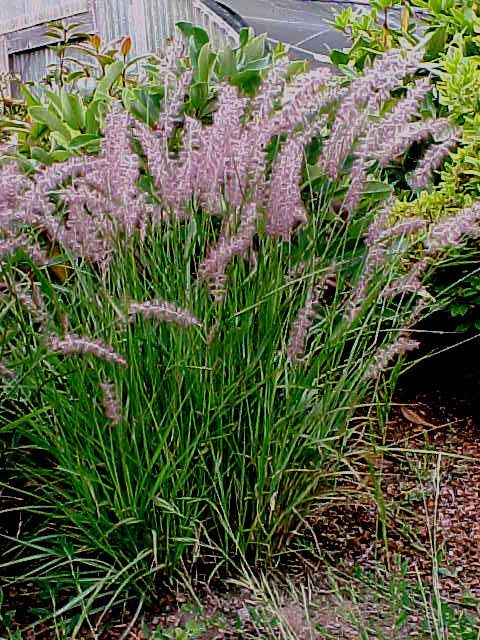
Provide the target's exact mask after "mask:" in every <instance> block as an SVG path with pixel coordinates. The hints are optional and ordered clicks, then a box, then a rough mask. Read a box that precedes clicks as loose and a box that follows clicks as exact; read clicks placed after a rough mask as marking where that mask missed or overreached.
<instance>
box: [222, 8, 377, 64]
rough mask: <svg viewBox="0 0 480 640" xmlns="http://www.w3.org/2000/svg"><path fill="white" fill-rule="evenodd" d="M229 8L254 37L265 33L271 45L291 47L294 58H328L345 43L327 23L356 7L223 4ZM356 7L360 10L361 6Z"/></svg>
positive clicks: (343, 37)
mask: <svg viewBox="0 0 480 640" xmlns="http://www.w3.org/2000/svg"><path fill="white" fill-rule="evenodd" d="M223 2H225V4H228V5H229V6H231V7H232V9H234V10H235V11H236V12H237V13H239V14H240V15H241V16H242V18H244V19H245V20H246V21H247V22H248V24H249V25H250V26H252V27H253V28H254V29H255V32H256V33H265V32H267V33H268V36H269V38H270V39H271V40H272V42H275V41H279V40H280V41H282V42H285V43H288V44H290V50H291V53H292V54H293V56H294V57H305V55H306V54H313V55H314V56H315V55H318V54H319V55H320V56H322V55H327V54H328V52H329V51H330V49H342V48H343V47H345V46H347V45H348V44H349V42H348V39H347V38H346V37H345V36H344V35H343V34H342V33H340V32H339V31H335V30H334V29H333V28H332V27H331V26H330V25H329V24H328V22H327V21H328V20H331V19H332V16H333V13H334V12H335V11H337V12H338V11H341V9H343V8H344V7H347V6H355V3H352V2H322V1H318V0H223ZM358 6H359V7H361V6H362V4H361V3H360V4H359V5H358ZM363 8H365V7H363Z"/></svg>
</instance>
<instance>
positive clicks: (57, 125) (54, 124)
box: [28, 107, 71, 141]
mask: <svg viewBox="0 0 480 640" xmlns="http://www.w3.org/2000/svg"><path fill="white" fill-rule="evenodd" d="M28 112H29V114H30V116H31V118H32V120H33V121H35V122H39V123H40V124H45V125H47V126H48V127H49V128H50V129H51V130H52V131H53V132H58V133H60V134H61V135H62V136H63V138H65V140H67V141H70V139H71V135H70V131H69V129H68V127H67V126H65V125H64V124H63V122H62V121H61V120H60V118H58V117H57V116H56V115H55V114H54V113H52V112H51V111H50V110H49V109H47V108H46V107H30V109H29V110H28Z"/></svg>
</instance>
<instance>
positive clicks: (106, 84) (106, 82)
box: [93, 60, 123, 100]
mask: <svg viewBox="0 0 480 640" xmlns="http://www.w3.org/2000/svg"><path fill="white" fill-rule="evenodd" d="M122 71H123V62H122V61H121V60H117V62H114V63H113V64H112V65H110V67H109V68H108V71H107V73H106V74H105V76H104V77H103V78H102V79H101V80H100V81H99V83H98V85H97V88H96V90H95V93H94V94H93V99H94V100H98V99H99V98H102V97H103V98H105V97H108V93H109V91H110V89H111V88H112V86H113V84H114V83H115V82H116V81H117V80H118V79H119V77H120V76H121V75H122Z"/></svg>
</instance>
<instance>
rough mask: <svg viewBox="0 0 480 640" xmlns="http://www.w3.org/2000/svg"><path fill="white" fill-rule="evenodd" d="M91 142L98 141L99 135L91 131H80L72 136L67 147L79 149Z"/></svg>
mask: <svg viewBox="0 0 480 640" xmlns="http://www.w3.org/2000/svg"><path fill="white" fill-rule="evenodd" d="M92 142H95V143H97V142H100V137H99V136H96V135H94V134H92V133H82V134H81V135H79V136H75V137H74V138H72V140H71V142H70V145H69V147H70V149H81V148H82V147H87V146H90V145H91V143H92Z"/></svg>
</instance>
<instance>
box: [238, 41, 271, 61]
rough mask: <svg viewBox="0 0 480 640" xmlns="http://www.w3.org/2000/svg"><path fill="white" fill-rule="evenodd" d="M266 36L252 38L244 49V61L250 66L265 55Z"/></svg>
mask: <svg viewBox="0 0 480 640" xmlns="http://www.w3.org/2000/svg"><path fill="white" fill-rule="evenodd" d="M265 42H266V34H262V35H261V36H257V37H256V38H252V39H251V40H249V41H248V42H247V43H246V44H245V45H244V46H243V47H242V54H243V60H244V63H245V64H249V63H250V62H253V61H254V60H258V59H259V58H263V56H264V55H265Z"/></svg>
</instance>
